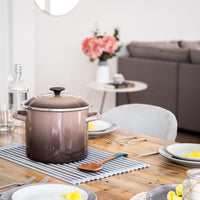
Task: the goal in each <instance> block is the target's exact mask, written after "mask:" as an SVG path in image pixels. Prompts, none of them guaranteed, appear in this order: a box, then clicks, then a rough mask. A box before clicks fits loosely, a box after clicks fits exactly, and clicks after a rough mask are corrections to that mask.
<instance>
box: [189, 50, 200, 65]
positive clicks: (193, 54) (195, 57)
mask: <svg viewBox="0 0 200 200" xmlns="http://www.w3.org/2000/svg"><path fill="white" fill-rule="evenodd" d="M190 59H191V62H192V63H193V64H200V51H198V50H191V51H190Z"/></svg>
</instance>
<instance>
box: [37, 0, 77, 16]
mask: <svg viewBox="0 0 200 200" xmlns="http://www.w3.org/2000/svg"><path fill="white" fill-rule="evenodd" d="M34 2H35V4H36V5H37V6H38V7H39V8H40V10H42V11H43V12H45V13H47V14H49V15H53V16H62V15H66V14H67V13H69V12H70V11H71V10H73V9H74V8H75V7H76V5H77V4H78V2H79V0H34Z"/></svg>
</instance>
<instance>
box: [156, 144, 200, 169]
mask: <svg viewBox="0 0 200 200" xmlns="http://www.w3.org/2000/svg"><path fill="white" fill-rule="evenodd" d="M166 148H167V146H163V147H161V148H160V149H159V153H160V155H162V156H163V157H165V158H167V159H168V160H170V161H172V162H174V163H176V164H178V165H183V166H187V167H195V168H196V167H198V168H199V167H200V162H198V161H189V160H182V159H179V158H174V157H173V156H172V155H171V154H169V153H168V152H167V150H166Z"/></svg>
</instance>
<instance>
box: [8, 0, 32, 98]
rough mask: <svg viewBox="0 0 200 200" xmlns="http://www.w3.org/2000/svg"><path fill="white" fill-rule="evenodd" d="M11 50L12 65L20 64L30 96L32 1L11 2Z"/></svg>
mask: <svg viewBox="0 0 200 200" xmlns="http://www.w3.org/2000/svg"><path fill="white" fill-rule="evenodd" d="M12 50H13V51H12V59H13V60H12V63H13V65H14V64H22V67H23V69H22V70H23V77H24V79H25V82H26V84H27V86H28V87H29V88H30V92H29V96H32V95H34V93H35V7H34V3H33V1H32V0H12ZM13 67H14V66H13Z"/></svg>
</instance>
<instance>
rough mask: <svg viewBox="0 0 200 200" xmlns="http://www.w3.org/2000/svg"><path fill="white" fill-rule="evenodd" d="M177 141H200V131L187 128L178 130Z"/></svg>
mask: <svg viewBox="0 0 200 200" xmlns="http://www.w3.org/2000/svg"><path fill="white" fill-rule="evenodd" d="M176 142H181V143H200V133H198V132H192V131H186V130H178V134H177V138H176Z"/></svg>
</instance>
